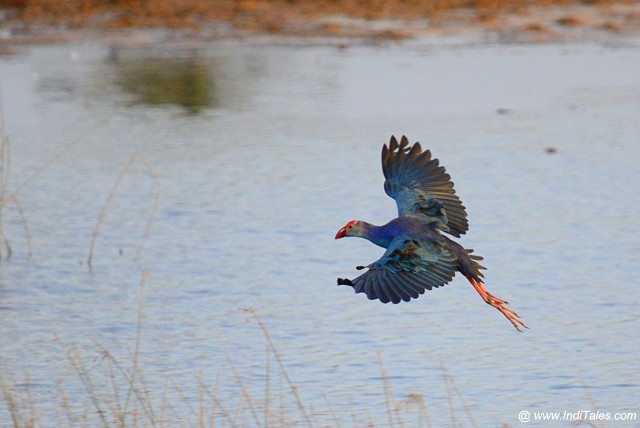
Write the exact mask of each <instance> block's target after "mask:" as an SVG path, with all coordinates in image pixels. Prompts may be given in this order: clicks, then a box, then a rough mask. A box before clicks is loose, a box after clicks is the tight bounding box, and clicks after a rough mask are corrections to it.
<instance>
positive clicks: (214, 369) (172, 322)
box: [0, 42, 640, 426]
mask: <svg viewBox="0 0 640 428" xmlns="http://www.w3.org/2000/svg"><path fill="white" fill-rule="evenodd" d="M639 76H640V47H638V45H637V44H636V45H634V44H630V45H621V46H605V45H587V44H585V45H513V46H509V45H497V46H496V45H457V46H437V45H436V44H419V43H418V44H414V45H411V44H409V45H392V46H379V47H375V46H348V47H346V48H338V47H334V46H307V47H296V46H270V45H267V46H265V45H253V44H250V43H245V44H241V43H221V44H217V45H215V44H214V45H207V46H206V47H204V46H202V45H201V46H199V47H198V48H197V49H191V48H189V49H187V48H173V49H169V48H157V49H154V48H151V49H149V48H136V47H135V46H126V45H117V46H116V45H112V44H109V43H106V42H86V43H72V44H65V45H56V46H31V47H21V48H19V49H17V50H16V51H15V52H14V53H13V54H11V55H7V56H3V57H0V78H1V82H2V104H3V108H4V121H5V126H4V128H5V129H4V130H5V133H6V135H7V136H8V137H9V138H10V141H11V146H10V149H11V150H10V162H11V169H10V174H9V175H10V178H9V183H8V190H7V194H11V193H12V192H14V191H19V193H18V194H17V196H18V202H19V205H20V207H21V209H22V211H23V213H24V216H23V218H24V220H26V225H27V226H28V233H27V232H25V230H24V223H25V221H23V220H21V215H20V212H19V211H18V209H17V207H16V205H15V204H14V203H10V204H9V205H7V207H6V208H5V209H4V212H3V216H2V222H3V232H4V233H5V235H6V237H7V238H8V239H9V242H10V245H11V249H12V254H11V257H10V258H7V257H6V250H4V249H3V251H4V253H3V256H4V257H3V260H2V262H1V265H0V340H1V348H0V359H1V361H2V363H1V367H2V374H1V379H2V382H3V384H4V385H5V391H14V392H13V393H14V394H17V396H18V397H27V395H26V394H31V396H32V398H31V401H32V402H33V404H34V405H35V408H36V413H37V418H38V419H39V420H40V421H41V422H42V424H43V426H51V425H52V424H53V425H56V424H58V425H60V424H62V425H66V424H68V423H71V422H74V421H69V420H68V419H67V418H68V416H69V414H72V415H76V416H77V415H80V416H82V415H85V417H86V418H88V421H89V422H88V424H89V425H97V424H99V422H100V419H99V416H98V414H97V413H96V408H95V407H94V406H93V404H92V403H91V398H90V397H91V395H92V394H89V393H87V392H86V390H85V389H84V388H83V386H82V384H81V380H82V379H86V378H87V377H88V378H90V379H91V380H92V382H93V385H94V386H93V389H92V391H93V394H94V395H97V396H99V397H101V400H102V403H103V406H104V407H105V409H106V413H107V414H111V413H109V410H108V409H109V408H110V407H109V405H111V408H113V407H115V406H116V404H114V403H115V402H117V401H118V399H117V398H116V397H119V400H120V402H121V404H122V402H124V401H125V396H126V390H127V382H126V380H124V378H123V376H122V372H120V371H119V369H118V368H117V367H114V365H113V364H112V360H111V359H109V358H107V357H106V354H105V353H104V350H108V351H109V352H110V353H111V355H112V356H113V357H114V358H115V359H116V360H117V361H118V362H119V363H120V364H121V365H122V367H123V369H124V370H129V369H130V367H131V365H132V354H133V353H134V352H135V349H136V331H137V326H138V325H140V326H141V330H140V343H139V349H138V358H137V364H138V368H139V371H140V373H141V379H142V378H143V383H144V390H145V391H146V392H145V393H144V397H146V398H144V399H143V401H144V400H147V401H148V402H150V403H152V404H153V406H154V407H153V408H154V409H155V410H154V412H155V418H156V420H160V419H163V420H165V421H167V422H168V423H169V425H183V426H189V425H192V424H193V423H195V422H194V421H198V420H199V419H200V416H199V413H198V412H199V411H200V404H201V403H203V402H204V403H206V409H205V411H206V412H213V414H214V417H215V418H216V419H215V420H216V422H218V423H223V424H224V423H228V422H229V419H225V417H226V416H225V415H224V414H223V413H224V412H227V416H229V415H231V416H230V418H232V417H235V418H237V419H235V422H236V423H237V424H239V425H241V426H254V425H256V424H257V422H256V420H255V419H254V417H253V415H252V413H251V411H250V410H251V409H253V410H254V411H255V412H257V413H258V415H257V418H258V420H259V421H262V420H263V419H264V410H263V404H262V403H264V401H265V397H267V396H268V397H269V398H268V400H269V406H270V407H271V408H272V409H273V410H274V413H275V416H274V415H272V416H271V417H272V422H273V420H276V421H279V419H278V418H280V416H279V415H280V414H281V413H284V414H285V415H286V416H285V418H286V419H287V420H289V421H298V424H299V425H304V424H303V423H302V421H303V417H302V416H301V414H300V412H299V410H298V405H297V404H296V402H295V399H294V395H293V394H292V393H291V392H290V388H289V385H288V383H287V381H286V378H285V376H284V373H283V371H282V369H280V368H279V367H278V364H277V361H276V360H275V359H274V358H273V352H272V351H270V350H268V349H267V345H266V343H265V337H264V335H263V333H262V331H261V329H260V326H259V324H258V323H257V321H256V320H255V319H254V318H253V317H252V315H251V314H250V313H247V312H242V311H239V308H255V309H256V311H257V314H258V315H259V317H260V319H261V320H262V322H263V323H264V325H265V326H266V328H267V329H268V332H269V334H270V337H271V338H272V340H273V343H274V345H275V347H276V348H277V351H278V353H279V355H280V357H281V361H282V363H283V365H284V367H285V370H286V374H287V375H288V376H289V377H290V379H291V381H292V382H293V383H294V384H295V385H296V390H297V392H298V393H299V396H300V400H301V402H302V403H303V405H304V406H305V409H306V411H307V413H308V414H309V418H310V420H311V422H312V423H313V424H314V425H333V424H335V423H336V420H337V421H340V422H342V424H343V425H344V426H352V425H362V424H365V423H367V422H368V421H373V422H374V423H375V424H376V425H380V426H385V425H388V424H389V419H388V416H387V405H388V404H389V402H390V400H389V399H388V398H386V395H385V387H384V383H385V382H384V381H383V375H382V371H383V370H384V371H385V372H386V373H387V374H388V382H387V387H390V388H391V391H388V392H390V393H391V394H392V395H393V403H395V404H397V405H398V406H399V410H398V413H397V414H396V415H395V416H394V418H396V417H397V416H399V417H400V418H401V420H402V422H404V424H405V426H413V425H414V424H417V423H418V422H424V418H423V416H424V415H422V414H421V413H420V411H419V405H418V401H419V400H416V399H415V398H416V397H417V396H418V395H419V396H422V398H423V399H424V404H425V405H426V409H427V413H428V417H429V420H430V422H431V424H432V426H445V425H451V424H453V423H458V424H460V425H462V426H469V425H471V424H472V421H471V419H470V418H469V416H468V415H469V414H470V415H471V417H472V418H473V420H474V421H475V422H476V423H478V424H479V425H480V426H499V425H500V424H502V423H507V424H509V425H511V426H518V425H520V423H519V422H518V413H519V412H520V411H521V410H528V411H531V412H536V411H549V412H551V411H560V412H563V411H565V410H566V411H568V412H577V411H579V410H585V409H590V410H594V411H596V410H600V411H602V412H639V411H640V408H638V403H639V402H640V367H639V363H638V360H637V356H638V354H640V343H639V338H638V333H637V327H636V323H637V320H638V316H639V315H640V301H639V300H640V288H639V287H638V278H639V277H640V267H639V263H638V262H639V260H640V239H639V235H638V230H637V229H638V225H640V215H639V214H638V209H637V207H638V206H640V179H639V178H640V172H639V170H638V159H640V144H639V143H640V120H639V119H640V77H639ZM392 133H393V134H396V135H400V134H406V135H408V136H409V138H410V139H411V140H413V141H415V140H419V141H421V142H422V143H423V145H424V146H426V147H428V148H430V149H431V150H432V151H433V153H434V154H435V155H436V156H437V157H439V158H440V159H441V161H442V163H443V164H444V165H445V166H446V167H447V169H448V171H449V172H450V173H451V175H452V177H453V179H454V181H455V183H456V188H457V191H458V194H459V195H460V196H461V198H462V200H463V201H464V203H465V205H466V206H467V208H468V211H469V215H470V223H471V230H470V232H469V233H468V235H467V236H465V237H464V238H463V239H462V240H461V242H462V243H464V245H465V246H467V247H468V248H475V249H476V251H477V252H478V253H479V254H481V255H483V256H484V257H485V262H486V263H485V264H486V266H487V267H488V268H489V270H488V271H487V274H486V279H487V285H488V289H489V290H490V291H492V292H494V293H495V294H496V295H498V296H500V297H502V298H506V299H507V300H509V301H510V302H511V303H512V306H513V307H514V308H515V309H517V310H518V311H519V312H520V314H521V315H522V316H523V318H524V319H525V320H526V322H527V324H528V325H529V326H530V327H531V330H529V331H527V332H526V333H524V334H519V333H517V332H516V331H515V330H514V329H513V328H512V327H511V326H510V325H509V323H508V322H507V321H506V320H505V319H504V318H503V317H502V316H501V315H500V314H499V313H498V312H497V311H495V310H493V309H492V308H489V307H488V306H487V305H485V304H484V303H483V302H482V300H481V299H480V298H479V296H478V295H477V294H476V293H475V291H474V290H473V289H472V287H470V286H469V285H468V283H467V282H466V281H465V280H463V279H461V278H459V277H457V278H456V279H455V280H454V282H453V283H452V284H450V285H448V286H447V287H445V288H443V289H439V290H435V291H432V292H430V293H428V294H426V295H424V296H422V297H421V298H420V299H418V300H416V301H413V302H410V303H404V304H401V305H397V306H394V305H382V304H380V303H379V302H370V301H368V300H367V299H366V298H365V297H364V296H363V295H353V293H352V291H351V290H350V289H347V288H339V287H336V286H335V280H336V277H337V276H351V277H352V276H354V275H355V273H356V271H355V270H354V267H355V266H356V265H358V264H366V263H369V262H371V261H373V260H375V259H376V258H377V257H379V256H380V255H381V251H380V249H379V248H377V247H375V246H373V245H371V244H369V243H368V242H366V241H362V240H356V239H352V240H340V241H335V240H334V239H333V237H334V235H335V232H336V230H337V229H338V228H339V227H340V226H342V225H343V224H344V223H345V222H346V221H348V220H351V219H354V218H358V219H363V220H368V221H370V222H373V223H378V224H381V223H384V222H386V221H387V220H389V219H390V218H392V217H393V216H394V215H395V211H394V210H395V205H394V203H393V201H391V200H390V199H389V198H388V197H387V196H386V195H385V194H384V191H383V189H382V182H383V178H382V173H381V170H380V165H379V151H380V148H381V146H382V144H383V143H385V142H386V141H388V138H389V136H390V135H391V134H392ZM548 147H553V148H555V149H556V151H555V153H547V151H546V149H547V148H548ZM136 153H139V155H137V157H133V156H136V155H135V154H136ZM56 156H57V157H56ZM132 157H133V158H132ZM131 159H133V161H132V163H131V164H130V165H129V167H128V168H127V169H126V170H125V173H124V175H122V181H121V182H120V184H119V186H118V187H117V189H116V191H115V193H113V198H112V199H111V200H110V202H109V205H108V208H107V209H106V211H105V215H104V218H103V220H102V223H101V228H100V230H99V235H98V237H97V240H96V244H95V248H94V255H93V263H92V265H93V269H92V270H91V271H90V270H89V269H88V266H87V256H88V252H89V248H90V244H91V238H92V233H93V231H94V228H95V225H96V222H97V220H98V218H99V215H100V211H101V208H102V206H103V204H104V203H105V201H106V200H107V197H108V196H109V194H110V192H111V190H112V188H113V186H114V184H115V183H116V180H117V178H118V176H119V174H120V172H121V171H122V170H123V168H125V165H126V164H127V162H128V161H130V160H131ZM49 161H52V162H51V163H50V164H47V162H49ZM45 165H46V166H47V167H46V169H44V170H40V168H42V167H43V166H45ZM36 173H38V175H37V176H36V177H35V178H34V179H32V180H31V181H28V180H30V177H32V176H33V175H34V174H36ZM23 183H27V185H26V186H24V187H23V186H22V184H23ZM154 201H157V210H155V211H154V203H156V202H154ZM154 213H155V215H154ZM150 222H151V226H152V228H151V229H150V232H149V234H148V236H147V238H146V239H145V230H146V228H147V225H148V224H149V223H150ZM28 238H29V239H28ZM29 248H31V250H32V255H31V256H29ZM145 273H146V274H147V275H148V277H147V278H146V280H145V281H143V280H142V277H143V275H144V274H145ZM141 283H143V287H141ZM141 295H142V296H143V297H142V298H141V297H140V296H141ZM140 307H141V312H139V309H140ZM139 313H141V316H140V317H139V316H138V314H139ZM68 354H69V355H70V357H71V361H74V362H76V364H80V365H82V367H80V368H79V369H78V368H76V369H74V368H73V364H72V363H71V362H70V361H69V359H68V358H67V355H68ZM381 361H382V363H381ZM443 370H446V374H447V375H448V376H449V377H450V378H451V379H453V380H454V382H455V387H457V389H458V390H459V394H458V393H457V392H456V389H455V388H454V387H453V386H452V385H451V383H450V382H448V381H445V379H444V376H443V375H444V374H445V371H443ZM77 371H79V372H80V374H79V373H77ZM234 371H235V374H234ZM112 379H116V383H117V384H118V388H117V390H116V392H114V390H113V388H111V386H110V385H111V381H112ZM138 382H142V380H139V381H138ZM585 385H586V387H585ZM203 386H204V387H206V388H203ZM243 388H244V389H245V392H244V393H243V392H242V389H243ZM118 391H119V392H118ZM410 394H415V395H410ZM203 396H204V398H203ZM211 396H215V398H216V400H217V401H213V400H212V399H211ZM247 396H250V397H251V398H250V400H252V401H251V403H252V404H251V405H249V404H247ZM65 397H66V398H68V400H69V402H70V403H71V406H72V410H71V411H66V410H65V409H64V407H63V405H62V404H61V403H62V402H63V399H64V398H65ZM409 397H413V398H414V400H411V399H409ZM461 398H462V400H464V401H461ZM25 400H27V404H26V405H24V406H23V407H26V408H28V407H29V406H28V399H27V398H25ZM133 402H135V403H136V404H131V406H130V407H136V406H137V407H136V408H137V409H138V411H139V412H142V410H140V409H141V408H142V407H141V405H139V404H138V402H136V400H133ZM23 404H24V403H23ZM189 406H191V407H189ZM451 406H453V409H451ZM283 409H284V410H283ZM332 413H333V414H334V415H335V416H333V415H332ZM452 413H453V417H452ZM142 414H143V413H142ZM207 415H209V413H207ZM80 416H78V417H79V419H77V420H75V423H78V424H81V425H82V424H83V423H84V422H82V421H83V419H82V418H81V417H80ZM132 417H133V416H132ZM334 417H335V419H334ZM273 418H275V419H273ZM421 418H422V419H421ZM452 418H455V422H454V420H453V419H452ZM140 420H141V421H143V422H141V423H142V424H143V425H144V424H146V423H147V422H148V419H145V417H143V416H142V417H140ZM0 421H2V426H9V425H11V422H10V418H9V412H8V410H7V406H6V399H5V401H3V403H2V405H0ZM393 421H394V423H396V424H397V423H398V420H397V419H393ZM636 423H637V422H636ZM569 424H570V423H569V422H564V423H560V424H558V425H559V426H568V425H569ZM530 425H534V426H536V425H537V424H535V423H533V422H532V423H531V424H530ZM546 425H547V424H544V426H546ZM622 425H624V424H619V423H615V422H607V426H622ZM633 425H634V423H631V424H629V425H628V426H633ZM538 426H542V425H538Z"/></svg>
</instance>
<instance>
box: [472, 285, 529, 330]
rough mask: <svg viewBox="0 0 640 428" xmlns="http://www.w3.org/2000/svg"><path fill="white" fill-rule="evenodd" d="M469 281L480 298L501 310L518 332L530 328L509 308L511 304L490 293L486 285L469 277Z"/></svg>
mask: <svg viewBox="0 0 640 428" xmlns="http://www.w3.org/2000/svg"><path fill="white" fill-rule="evenodd" d="M467 279H468V280H469V282H470V283H471V285H473V288H475V289H476V291H477V292H478V294H479V295H480V297H482V300H484V301H485V303H487V304H488V305H491V306H493V307H494V308H496V309H497V310H499V311H500V313H501V314H502V315H504V316H505V317H506V318H507V319H508V320H509V321H510V322H511V324H513V326H514V327H515V328H516V330H518V331H519V332H522V330H520V327H524V328H529V327H527V326H526V325H525V323H524V322H523V321H522V319H521V318H520V315H518V313H517V312H516V311H514V310H512V309H510V308H508V307H507V305H508V304H509V302H507V301H506V300H502V299H500V298H498V297H496V296H494V295H493V294H491V293H489V292H488V291H487V289H486V288H485V286H484V284H483V283H481V282H480V281H476V280H475V279H473V278H471V277H467Z"/></svg>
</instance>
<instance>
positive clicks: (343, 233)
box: [336, 227, 347, 239]
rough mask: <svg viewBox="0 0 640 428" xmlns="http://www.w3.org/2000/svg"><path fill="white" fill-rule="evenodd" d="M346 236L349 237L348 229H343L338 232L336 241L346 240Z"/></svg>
mask: <svg viewBox="0 0 640 428" xmlns="http://www.w3.org/2000/svg"><path fill="white" fill-rule="evenodd" d="M345 236H347V228H346V227H343V228H342V229H340V230H339V231H338V233H336V239H340V238H344V237H345Z"/></svg>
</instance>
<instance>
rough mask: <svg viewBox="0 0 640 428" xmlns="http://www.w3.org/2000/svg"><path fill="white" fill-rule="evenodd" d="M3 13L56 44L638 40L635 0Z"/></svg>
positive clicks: (345, 2) (144, 6) (96, 0)
mask: <svg viewBox="0 0 640 428" xmlns="http://www.w3.org/2000/svg"><path fill="white" fill-rule="evenodd" d="M92 5H93V6H92ZM0 13H1V15H0V17H1V19H0V30H1V31H2V38H0V43H2V42H5V43H9V42H11V41H14V42H19V41H23V42H29V41H30V40H32V41H35V42H47V41H56V40H58V39H60V38H64V34H65V33H66V34H70V33H74V32H78V30H80V32H86V30H88V29H95V30H122V29H151V28H164V29H171V30H177V31H180V32H184V33H185V34H189V35H194V36H196V37H198V36H203V37H205V38H211V39H215V38H244V37H252V36H260V35H269V36H285V37H292V36H293V37H297V38H313V37H322V38H330V39H333V40H335V39H344V40H347V41H348V40H355V39H362V40H367V41H371V42H373V43H381V42H386V41H396V40H405V39H412V38H420V37H429V36H454V37H457V36H462V37H465V36H470V37H475V38H477V37H476V36H479V37H480V39H481V40H485V41H496V42H547V41H577V40H602V39H610V38H620V37H629V36H631V37H635V36H640V2H638V1H635V2H624V1H622V2H616V1H611V2H609V1H584V2H567V1H553V0H548V1H544V0H535V1H534V0H532V1H525V0H519V1H513V2H509V1H506V0H493V1H489V0H485V1H462V0H449V1H448V2H447V1H443V2H433V1H429V0H415V1H412V2H401V1H391V0H381V1H377V2H359V1H357V0H335V1H328V0H324V1H323V0H314V1H302V0H299V1H296V0H289V1H284V0H283V1H278V0H271V1H264V0H262V1H261V0H244V1H242V0H239V1H216V0H211V1H207V0H175V1H166V2H165V1H156V2H153V1H147V2H145V1H142V0H141V1H138V2H131V1H125V0H119V1H113V2H103V1H100V0H89V1H83V0H69V1H66V2H64V3H63V4H61V3H59V2H57V1H53V0H0ZM49 38H50V39H49Z"/></svg>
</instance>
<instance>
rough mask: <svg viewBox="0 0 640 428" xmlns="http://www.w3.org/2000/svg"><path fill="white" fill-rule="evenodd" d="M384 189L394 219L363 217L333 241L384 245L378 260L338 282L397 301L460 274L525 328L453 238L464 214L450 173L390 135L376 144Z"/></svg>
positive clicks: (474, 258)
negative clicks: (358, 240)
mask: <svg viewBox="0 0 640 428" xmlns="http://www.w3.org/2000/svg"><path fill="white" fill-rule="evenodd" d="M382 172H383V173H384V178H385V182H384V190H385V192H386V193H387V195H389V196H390V197H391V198H393V199H394V200H395V201H396V204H397V206H398V217H397V218H395V219H393V220H391V221H390V222H389V223H387V224H385V225H383V226H374V225H372V224H369V223H366V222H364V221H359V220H353V221H350V222H348V223H347V224H346V225H345V226H344V227H343V228H341V229H340V230H339V231H338V233H337V234H336V239H340V238H344V237H345V236H357V237H360V238H365V239H368V240H369V241H371V242H373V243H374V244H376V245H378V246H380V247H383V248H386V251H385V253H384V254H383V255H382V257H381V258H380V259H378V260H377V261H375V262H373V263H371V264H370V265H368V266H366V267H365V266H358V267H356V269H358V270H361V269H365V268H368V270H367V271H366V272H365V273H364V274H362V275H360V276H359V277H357V278H355V279H352V280H350V279H346V278H338V285H348V286H351V287H353V289H354V290H355V292H356V293H365V294H366V295H367V297H368V298H369V299H371V300H374V299H379V300H380V301H381V302H382V303H389V302H393V303H400V302H401V301H405V302H408V301H409V300H411V299H412V298H413V299H416V298H418V297H419V296H420V295H421V294H423V293H424V291H425V290H431V289H432V288H434V287H441V286H443V285H445V284H447V283H448V282H449V281H451V280H452V279H453V276H454V275H455V273H456V272H460V273H462V274H463V275H464V276H465V277H466V278H467V279H468V280H469V282H470V283H471V285H473V288H475V289H476V291H477V292H478V293H479V294H480V297H482V299H483V300H484V301H485V302H486V303H488V304H489V305H491V306H493V307H494V308H496V309H497V310H499V311H500V312H501V313H502V314H503V315H504V316H505V317H507V319H508V320H509V321H511V324H513V326H514V327H515V328H516V329H517V330H518V331H522V330H521V329H520V327H524V328H528V327H527V326H526V325H525V324H524V322H523V321H522V319H520V316H519V315H518V314H517V313H516V312H515V311H513V310H512V309H510V308H508V307H507V305H508V302H506V301H505V300H502V299H499V298H498V297H496V296H494V295H493V294H491V293H489V292H488V291H487V289H486V288H485V286H484V283H483V282H482V278H483V276H484V275H483V274H482V272H480V270H481V269H485V267H484V266H482V265H480V263H478V261H479V260H482V257H480V256H477V255H474V254H472V253H473V250H467V249H465V248H464V247H462V246H461V245H460V244H458V243H457V242H455V241H453V240H451V239H449V238H448V237H447V236H445V235H443V234H442V233H441V231H442V232H446V233H448V234H450V235H453V236H455V237H460V235H462V234H464V233H466V232H467V230H468V229H469V223H468V222H467V212H466V209H465V207H464V206H463V205H462V202H461V201H460V198H458V196H457V195H456V192H455V190H454V189H453V182H452V181H451V176H449V174H447V173H446V172H445V169H444V167H442V166H439V161H438V159H432V158H431V152H430V151H429V150H426V151H424V152H423V151H422V148H421V147H420V143H415V144H413V145H411V146H410V145H409V140H407V137H405V136H403V137H402V138H401V140H400V143H398V140H396V138H395V137H393V136H392V137H391V141H390V142H389V147H387V145H386V144H385V145H384V146H383V147H382Z"/></svg>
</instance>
